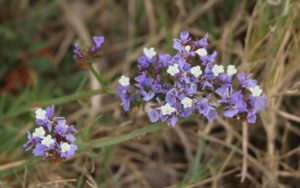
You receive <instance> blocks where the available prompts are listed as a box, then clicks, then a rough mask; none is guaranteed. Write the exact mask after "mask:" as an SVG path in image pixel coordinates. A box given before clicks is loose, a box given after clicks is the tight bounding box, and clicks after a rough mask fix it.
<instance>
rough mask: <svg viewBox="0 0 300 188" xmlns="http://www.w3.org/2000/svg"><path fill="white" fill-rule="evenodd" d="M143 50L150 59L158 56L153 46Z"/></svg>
mask: <svg viewBox="0 0 300 188" xmlns="http://www.w3.org/2000/svg"><path fill="white" fill-rule="evenodd" d="M143 52H144V54H145V56H147V57H148V58H149V59H152V57H154V56H156V51H155V50H154V48H153V47H151V48H144V49H143Z"/></svg>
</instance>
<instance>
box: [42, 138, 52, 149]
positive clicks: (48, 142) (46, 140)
mask: <svg viewBox="0 0 300 188" xmlns="http://www.w3.org/2000/svg"><path fill="white" fill-rule="evenodd" d="M53 143H54V139H52V138H51V135H48V136H46V137H44V138H43V140H42V144H43V145H45V146H47V147H49V146H51V144H53Z"/></svg>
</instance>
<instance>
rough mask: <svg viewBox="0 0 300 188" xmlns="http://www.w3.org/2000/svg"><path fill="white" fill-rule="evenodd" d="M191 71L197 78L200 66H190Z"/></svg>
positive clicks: (199, 73)
mask: <svg viewBox="0 0 300 188" xmlns="http://www.w3.org/2000/svg"><path fill="white" fill-rule="evenodd" d="M191 73H192V75H194V76H195V77H196V78H198V77H199V76H200V75H201V74H202V70H201V67H200V66H199V65H197V66H195V67H192V68H191Z"/></svg>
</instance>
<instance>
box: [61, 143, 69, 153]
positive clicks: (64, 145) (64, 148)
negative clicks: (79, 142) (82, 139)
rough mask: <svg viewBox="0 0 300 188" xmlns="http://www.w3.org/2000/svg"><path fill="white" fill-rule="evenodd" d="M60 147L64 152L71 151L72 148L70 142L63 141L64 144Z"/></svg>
mask: <svg viewBox="0 0 300 188" xmlns="http://www.w3.org/2000/svg"><path fill="white" fill-rule="evenodd" d="M60 147H61V152H62V153H65V152H68V151H70V149H71V146H70V144H68V143H66V142H64V143H62V144H61V145H60Z"/></svg>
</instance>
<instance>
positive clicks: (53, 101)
mask: <svg viewBox="0 0 300 188" xmlns="http://www.w3.org/2000/svg"><path fill="white" fill-rule="evenodd" d="M105 92H106V93H109V94H116V92H115V91H114V90H113V89H112V88H107V89H106V91H105ZM103 93H104V91H103V90H102V89H96V90H91V91H83V92H78V93H74V94H71V95H68V96H63V97H58V98H53V99H48V100H44V101H35V102H32V103H29V104H25V105H24V106H22V107H20V108H19V109H17V110H14V111H13V112H8V113H7V114H4V115H3V116H0V121H3V120H5V119H9V118H14V117H16V116H18V115H21V114H23V113H26V112H28V111H29V110H30V108H32V107H33V106H34V104H35V103H37V104H41V106H47V105H51V104H54V105H58V104H64V103H68V102H71V101H75V100H78V99H82V98H87V97H91V96H94V95H99V94H103Z"/></svg>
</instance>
